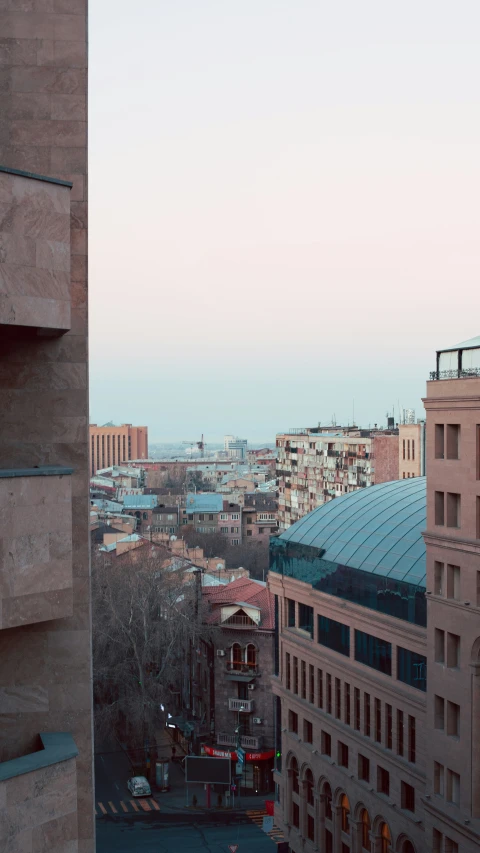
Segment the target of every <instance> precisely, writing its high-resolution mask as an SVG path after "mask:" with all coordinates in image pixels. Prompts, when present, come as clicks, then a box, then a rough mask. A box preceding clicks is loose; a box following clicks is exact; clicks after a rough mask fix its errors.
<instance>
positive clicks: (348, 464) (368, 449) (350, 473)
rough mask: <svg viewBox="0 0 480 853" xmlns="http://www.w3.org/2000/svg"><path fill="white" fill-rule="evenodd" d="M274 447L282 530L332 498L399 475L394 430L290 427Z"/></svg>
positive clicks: (280, 526) (396, 435) (279, 517)
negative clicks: (393, 475)
mask: <svg viewBox="0 0 480 853" xmlns="http://www.w3.org/2000/svg"><path fill="white" fill-rule="evenodd" d="M276 444H277V479H278V492H279V495H278V521H279V528H280V530H286V529H287V528H288V527H289V526H290V524H293V523H294V522H295V521H298V519H299V518H302V517H303V516H304V515H306V514H307V513H308V512H311V511H312V510H313V509H315V508H316V507H318V506H321V505H322V504H324V503H327V502H328V501H330V500H332V498H335V497H340V496H341V495H345V494H348V493H349V492H353V491H356V490H357V489H361V488H364V487H366V486H371V485H373V483H375V482H377V483H378V482H387V481H388V480H390V479H396V477H392V474H396V473H397V472H398V431H395V430H393V429H391V430H383V431H379V430H373V431H372V430H359V429H357V428H351V427H331V428H328V429H326V428H325V427H312V428H307V429H298V430H296V429H292V430H290V431H289V432H288V433H281V434H278V435H277V438H276ZM376 471H378V473H377V476H376ZM397 476H398V475H397Z"/></svg>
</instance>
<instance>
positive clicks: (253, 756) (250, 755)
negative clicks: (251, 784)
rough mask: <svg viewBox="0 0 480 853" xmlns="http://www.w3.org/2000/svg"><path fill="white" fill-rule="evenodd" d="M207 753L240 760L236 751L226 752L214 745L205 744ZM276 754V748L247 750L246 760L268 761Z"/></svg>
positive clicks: (217, 756)
mask: <svg viewBox="0 0 480 853" xmlns="http://www.w3.org/2000/svg"><path fill="white" fill-rule="evenodd" d="M205 752H206V754H207V755H213V756H215V758H230V760H231V761H238V758H237V753H236V752H226V751H225V750H223V749H215V747H214V746H205ZM274 755H275V750H274V749H269V750H268V752H246V753H245V761H268V759H269V758H273V756H274Z"/></svg>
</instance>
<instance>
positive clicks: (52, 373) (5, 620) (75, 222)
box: [0, 0, 95, 853]
mask: <svg viewBox="0 0 480 853" xmlns="http://www.w3.org/2000/svg"><path fill="white" fill-rule="evenodd" d="M1 10H2V11H1V12H0V32H1V37H2V51H1V62H2V72H1V73H2V133H1V135H0V164H1V166H0V201H1V205H0V208H1V213H0V246H1V249H0V282H1V284H0V290H1V294H0V357H1V367H0V398H1V403H0V409H1V413H2V414H1V417H0V519H1V521H0V543H1V545H0V552H1V555H0V849H1V850H2V851H3V850H5V851H7V852H8V853H13V851H15V853H33V851H35V853H47V851H48V853H64V851H66V850H69V851H70V850H71V851H73V850H75V851H78V853H93V851H94V848H95V842H94V834H95V828H94V809H93V772H92V753H93V736H92V667H91V623H90V566H89V498H88V473H89V466H88V335H87V332H88V328H87V319H88V315H87V112H86V109H87V105H86V96H87V49H86V47H87V37H86V23H87V21H86V15H87V3H86V0H70V2H68V3H53V2H52V3H25V2H23V0H10V2H9V3H3V4H1Z"/></svg>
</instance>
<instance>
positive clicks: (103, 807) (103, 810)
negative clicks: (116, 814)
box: [98, 803, 107, 814]
mask: <svg viewBox="0 0 480 853" xmlns="http://www.w3.org/2000/svg"><path fill="white" fill-rule="evenodd" d="M98 807H99V808H100V809H101V810H102V812H103V814H107V810H106V808H105V806H104V805H103V803H99V804H98Z"/></svg>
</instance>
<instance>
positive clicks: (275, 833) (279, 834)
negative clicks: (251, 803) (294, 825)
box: [247, 809, 284, 844]
mask: <svg viewBox="0 0 480 853" xmlns="http://www.w3.org/2000/svg"><path fill="white" fill-rule="evenodd" d="M266 814H267V811H266V809H247V816H248V817H249V818H250V820H252V821H253V823H256V824H257V826H259V827H260V829H261V828H262V824H263V818H264V816H265V815H266ZM266 834H267V835H268V837H269V838H271V839H272V841H274V842H275V844H277V843H278V842H279V841H283V840H284V834H283V830H281V829H279V828H278V826H275V824H273V829H272V830H271V831H270V832H267V833H266Z"/></svg>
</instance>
